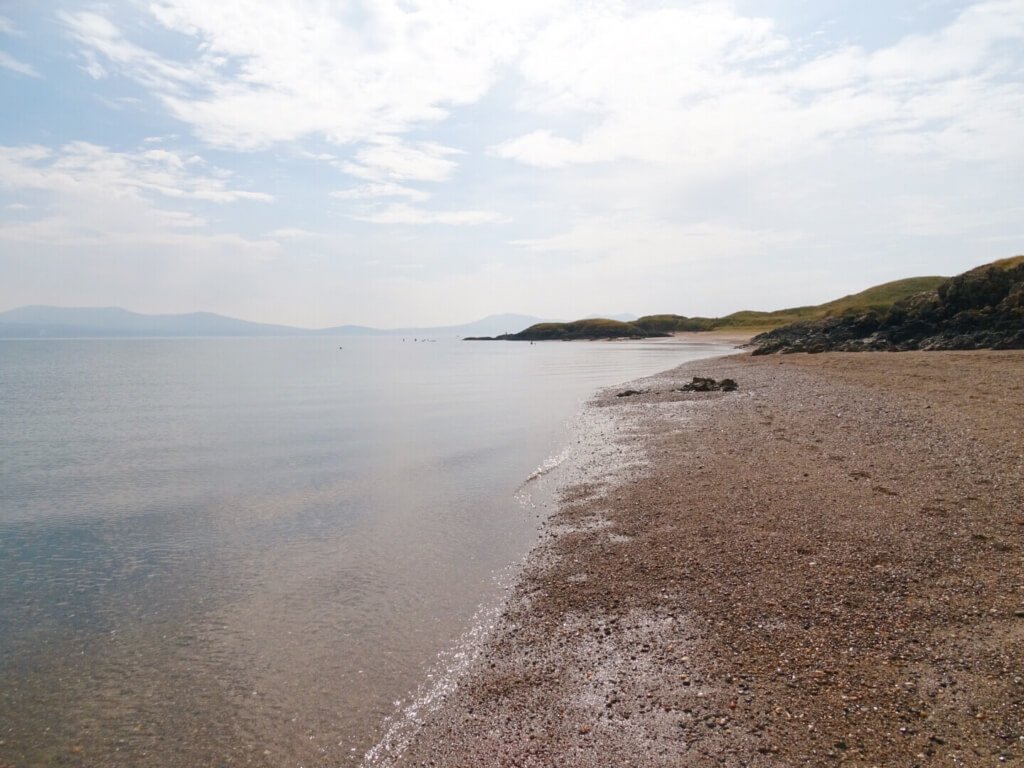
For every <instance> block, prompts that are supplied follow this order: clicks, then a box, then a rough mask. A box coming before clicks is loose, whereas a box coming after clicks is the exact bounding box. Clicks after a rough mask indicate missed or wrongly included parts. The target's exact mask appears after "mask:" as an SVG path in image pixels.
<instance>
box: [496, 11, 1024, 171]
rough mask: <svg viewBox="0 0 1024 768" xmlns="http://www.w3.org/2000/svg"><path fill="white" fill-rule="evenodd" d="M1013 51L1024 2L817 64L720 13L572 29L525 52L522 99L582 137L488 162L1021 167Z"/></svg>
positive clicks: (547, 36) (534, 143) (535, 141)
mask: <svg viewBox="0 0 1024 768" xmlns="http://www.w3.org/2000/svg"><path fill="white" fill-rule="evenodd" d="M1013 45H1016V46H1017V47H1016V51H1015V52H1011V51H1012V50H1013V49H1012V47H1008V46H1013ZM1000 46H1003V48H1000ZM997 49H998V55H994V53H995V52H996V51H997ZM1021 51H1024V6H1022V5H1021V4H1020V3H1019V2H1005V1H996V2H988V3H979V4H976V5H974V6H971V7H969V8H967V9H966V10H965V11H964V12H963V13H962V14H960V16H958V17H957V18H956V19H955V21H954V22H953V23H952V24H950V25H948V26H947V27H945V28H944V29H941V30H939V31H937V32H934V33H931V34H927V35H925V34H918V35H913V36H908V37H906V38H904V39H902V40H900V41H898V42H897V43H895V44H894V45H891V46H889V47H886V48H883V49H881V50H876V51H868V50H865V49H862V48H857V47H851V46H846V47H842V48H839V49H836V50H833V51H830V52H828V53H825V54H823V55H821V56H819V57H817V58H815V59H813V60H811V61H801V59H800V57H799V56H798V55H797V54H795V53H794V52H793V45H792V44H791V43H790V42H789V41H787V40H785V39H783V38H782V37H781V36H780V35H779V33H778V32H777V31H776V30H775V29H774V27H773V25H772V23H771V22H769V21H765V20H756V19H748V18H744V17H741V16H740V15H738V14H737V13H736V12H735V11H734V10H733V9H732V8H731V6H730V5H729V4H727V3H716V2H707V3H696V4H694V5H691V6H686V7H683V8H677V9H671V10H661V11H654V12H647V13H645V12H637V13H636V14H635V15H629V14H622V15H615V14H611V15H594V14H587V13H581V14H579V15H577V16H574V17H571V18H568V19H565V20H562V21H560V22H558V23H555V24H552V25H551V26H550V27H548V28H547V29H545V30H544V32H543V33H542V34H540V35H538V37H537V38H536V40H534V41H532V42H531V43H530V44H528V45H527V48H526V55H525V57H524V60H523V65H522V71H523V74H524V75H525V77H526V79H527V86H528V87H527V90H526V92H525V93H524V95H523V96H522V97H521V104H522V106H523V107H524V108H525V109H528V110H530V111H532V112H533V113H534V114H535V115H536V116H537V119H538V121H539V122H543V121H544V120H545V119H546V117H547V116H548V115H558V114H561V115H572V114H576V115H577V123H579V124H580V125H581V126H582V127H581V130H580V131H579V132H578V133H577V134H575V135H573V134H562V135H559V133H557V132H555V131H553V130H551V129H550V128H543V127H542V128H537V129H534V130H531V131H529V132H527V133H525V134H522V135H520V136H518V137H513V138H511V139H508V140H506V141H504V142H501V143H498V144H496V145H495V146H493V147H492V152H493V153H494V154H495V155H497V156H499V157H503V158H508V159H515V160H518V161H520V162H522V163H525V164H528V165H534V166H537V167H546V168H558V167H565V166H568V165H572V164H580V163H594V162H610V161H617V160H623V159H625V160H633V161H640V162H644V163H651V164H659V165H662V166H672V167H674V168H676V169H677V170H676V171H674V172H677V173H678V170H679V169H681V170H682V171H683V172H685V173H686V174H687V175H688V176H690V177H691V178H694V179H704V178H707V177H709V176H710V177H714V176H722V175H728V174H731V173H734V172H736V171H739V170H749V169H751V168H757V167H759V166H765V165H772V164H775V163H778V162H780V161H781V162H785V161H788V160H790V159H793V158H799V157H802V156H808V155H812V154H814V153H818V152H821V151H824V150H830V151H835V149H836V147H837V144H838V143H839V142H842V141H848V140H858V139H863V140H868V141H872V142H878V146H879V147H880V148H881V149H883V150H884V151H890V152H904V151H909V152H912V153H915V154H920V153H922V152H927V153H928V154H930V155H931V156H932V157H934V158H942V157H943V156H945V155H946V154H947V153H955V155H956V156H957V157H958V158H965V159H966V158H977V159H985V158H989V157H992V156H998V155H1002V154H1003V153H1005V152H1010V153H1012V154H1014V155H1016V156H1018V157H1019V156H1022V155H1024V143H1021V142H1017V146H1016V147H1009V146H1008V143H1009V142H1010V141H1012V138H1011V137H1012V136H1013V135H1022V134H1024V110H1022V109H1021V105H1022V104H1024V84H1022V82H1021V80H1020V77H1019V72H1020V67H1021V66H1022V65H1024V56H1022V55H1021ZM993 144H995V145H996V147H997V149H996V150H995V151H993Z"/></svg>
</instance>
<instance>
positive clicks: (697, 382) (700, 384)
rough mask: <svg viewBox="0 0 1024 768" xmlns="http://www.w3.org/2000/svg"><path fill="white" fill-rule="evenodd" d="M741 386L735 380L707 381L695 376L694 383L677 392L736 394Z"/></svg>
mask: <svg viewBox="0 0 1024 768" xmlns="http://www.w3.org/2000/svg"><path fill="white" fill-rule="evenodd" d="M737 389H739V385H738V384H737V383H736V382H735V381H734V380H733V379H722V380H721V381H715V380H714V379H706V378H704V377H702V376H694V377H693V381H691V382H690V383H689V384H684V385H683V386H681V387H679V388H678V389H677V390H676V391H677V392H735V391H736V390H737Z"/></svg>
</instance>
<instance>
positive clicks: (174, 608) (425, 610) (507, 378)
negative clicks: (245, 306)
mask: <svg viewBox="0 0 1024 768" xmlns="http://www.w3.org/2000/svg"><path fill="white" fill-rule="evenodd" d="M727 351H728V348H727V347H721V346H716V345H711V344H698V345H694V344H687V343H682V342H672V341H657V342H625V343H622V342H617V343H590V344H588V343H580V344H559V343H551V344H537V345H527V344H515V343H484V342H479V343H477V342H461V341H457V340H454V339H450V340H439V341H437V342H413V341H412V339H409V340H407V341H404V342H403V341H402V340H401V339H399V338H372V339H343V340H339V339H201V340H196V339H190V340H184V339H182V340H169V339H164V340H66V341H61V340H46V341H11V342H0V424H2V425H3V428H2V430H0V764H7V763H10V764H14V765H54V764H68V765H78V764H80V765H134V766H146V765H153V766H194V765H278V766H280V765H305V766H310V765H341V764H345V763H347V762H350V761H356V760H358V759H359V758H360V757H361V756H362V753H363V751H364V750H365V749H366V748H367V747H368V746H370V745H371V744H372V743H373V741H374V740H375V739H376V738H377V737H379V735H380V731H381V723H382V720H383V718H384V717H385V716H387V715H388V714H390V713H392V712H393V711H394V709H395V706H396V702H397V701H399V700H401V699H403V698H404V697H406V696H408V695H409V693H410V692H411V691H412V690H413V689H414V688H415V686H416V685H417V683H418V682H419V681H420V680H421V679H422V677H423V675H424V674H425V670H427V669H428V668H429V667H430V665H431V663H432V661H433V660H434V659H436V657H437V654H438V653H439V652H441V651H443V650H444V649H446V648H448V647H450V646H451V645H452V643H453V642H454V641H455V639H456V638H457V637H458V635H459V633H460V632H462V631H463V630H464V629H465V628H466V627H467V624H468V623H469V622H470V620H471V618H472V616H473V613H474V611H475V609H476V608H477V606H479V605H480V604H481V603H485V602H488V601H492V600H494V599H495V598H496V596H497V595H498V594H499V592H500V585H499V584H498V583H497V582H496V581H495V575H496V574H498V573H500V572H501V571H502V569H504V568H506V567H507V566H509V565H510V564H511V563H514V562H516V561H517V560H519V559H520V558H521V557H522V556H523V554H525V552H526V551H527V549H528V548H529V546H530V545H531V543H532V541H533V538H534V536H535V534H536V527H537V523H538V514H540V513H539V511H538V510H537V509H534V508H532V507H531V505H530V504H529V503H526V504H524V503H521V502H517V500H516V490H517V488H520V487H521V486H522V484H523V482H524V480H525V479H526V478H527V477H529V476H530V474H531V473H532V472H534V471H535V470H536V469H537V468H538V467H540V466H542V465H543V464H544V462H545V460H546V459H550V457H553V456H557V455H558V453H559V450H560V447H561V446H562V445H563V444H564V443H565V441H566V440H567V424H568V422H569V420H570V419H571V417H572V415H573V414H574V413H575V411H576V410H577V409H578V407H579V405H580V403H581V402H582V401H583V400H584V399H585V398H586V397H587V396H588V395H589V393H590V392H592V391H593V390H594V389H595V388H597V387H599V386H605V385H611V384H615V383H619V382H624V381H626V380H628V379H631V378H634V377H638V376H641V375H646V374H650V373H654V372H656V371H659V370H663V369H665V368H669V367H671V366H673V365H676V364H678V363H681V362H684V361H686V360H690V359H694V358H696V357H702V356H709V355H715V354H723V353H725V352H727Z"/></svg>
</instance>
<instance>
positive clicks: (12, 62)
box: [0, 51, 41, 77]
mask: <svg viewBox="0 0 1024 768" xmlns="http://www.w3.org/2000/svg"><path fill="white" fill-rule="evenodd" d="M0 67H2V68H3V69H9V70H10V71H11V72H17V73H18V74H19V75H26V76H28V77H41V75H40V74H39V73H38V72H36V70H35V67H33V66H32V65H31V64H26V63H25V62H23V61H19V60H18V59H16V58H14V57H13V56H11V55H10V54H9V53H6V52H4V51H0Z"/></svg>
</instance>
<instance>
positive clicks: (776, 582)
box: [366, 334, 1024, 768]
mask: <svg viewBox="0 0 1024 768" xmlns="http://www.w3.org/2000/svg"><path fill="white" fill-rule="evenodd" d="M702 337H703V338H705V339H706V338H707V336H706V335H703V334H702ZM692 376H711V377H714V378H725V377H730V378H734V379H735V380H736V381H738V382H739V386H740V389H739V391H738V392H735V393H680V392H676V391H673V390H674V389H676V388H678V387H679V386H681V385H682V384H683V383H685V382H687V381H689V378H690V377H692ZM1022 381H1024V354H1022V353H1019V352H984V351H978V352H950V353H943V352H926V353H898V354H893V353H858V354H842V353H839V354H822V355H814V356H807V355H789V356H785V357H777V356H772V357H760V358H754V357H751V356H749V355H734V356H730V357H722V358H714V359H709V360H701V361H696V362H692V363H686V364H684V365H683V366H680V367H679V368H676V369H674V370H672V371H668V372H666V373H663V374H659V375H656V376H653V377H649V378H647V379H642V380H638V381H636V382H631V386H635V387H636V388H638V389H641V390H643V391H644V392H645V393H644V394H641V395H637V396H634V397H628V398H617V397H616V396H615V394H616V392H615V390H606V391H604V392H603V393H601V394H599V395H598V396H596V397H595V398H594V400H593V401H592V402H591V404H590V405H589V406H588V409H589V411H590V414H591V416H592V417H593V418H592V420H591V424H590V427H591V428H590V430H589V432H590V434H589V435H588V436H585V438H584V439H586V440H589V441H590V442H589V443H588V445H587V447H588V448H592V449H593V450H594V451H595V452H594V453H591V454H590V456H591V458H590V459H589V464H588V460H587V451H580V452H578V456H579V457H581V461H579V462H577V464H578V465H577V466H576V467H575V468H574V471H575V472H576V473H577V476H576V477H574V478H573V481H572V482H571V483H569V484H566V485H565V487H564V488H563V491H562V498H561V504H560V507H559V508H558V510H557V511H556V513H555V514H554V515H552V516H551V517H550V518H549V519H548V521H547V523H546V524H545V526H544V531H543V532H542V539H541V543H540V544H539V545H538V547H537V548H536V549H535V550H534V552H533V553H532V554H531V556H530V558H529V560H528V562H527V563H526V565H525V567H524V569H523V572H522V576H521V578H520V580H519V582H518V584H517V586H516V587H515V588H514V590H513V593H512V596H511V598H510V600H509V602H508V603H507V605H506V607H505V609H504V612H503V614H502V616H501V617H500V618H499V620H498V622H497V625H496V628H495V630H494V632H493V633H492V634H491V635H490V637H489V638H488V639H487V640H486V641H485V642H484V644H483V646H482V647H481V649H480V654H479V656H477V657H476V658H475V659H474V660H473V661H472V663H471V664H469V665H468V671H467V672H466V674H465V675H464V676H463V677H461V678H460V679H459V680H458V682H457V687H455V688H454V690H452V691H449V693H448V694H447V698H446V699H445V701H444V702H443V703H442V704H441V705H440V706H439V707H438V708H437V709H435V710H433V711H430V712H423V713H419V715H418V716H417V717H418V722H419V723H420V724H421V726H422V727H421V728H420V729H419V730H418V732H417V733H416V734H415V735H414V736H413V737H412V739H411V744H410V745H409V747H408V749H406V750H405V751H404V752H403V753H402V754H400V755H396V754H391V755H377V756H375V758H374V760H373V761H372V763H371V762H369V760H368V762H367V763H366V764H373V765H395V766H413V765H427V764H433V765H438V766H446V765H452V766H454V765H462V764H473V765H478V766H512V765H522V766H542V765H543V766H550V765H559V766H595V768H596V766H604V765H609V764H623V765H625V764H634V765H637V764H638V765H644V766H663V765H664V766H670V765H672V766H677V765H685V764H704V763H706V762H710V761H715V762H718V763H719V764H724V765H735V766H740V765H752V766H760V765H764V766H769V765H773V766H774V765H803V764H815V765H825V764H834V765H840V764H846V765H865V766H867V765H873V764H901V765H903V764H906V765H911V764H920V765H927V764H936V765H938V764H944V765H949V764H953V765H973V764H978V763H979V762H983V763H985V764H989V763H991V764H995V763H997V762H999V761H1000V760H1003V761H1006V762H1012V761H1014V760H1021V759H1024V732H1022V729H1024V726H1022V725H1021V723H1022V717H1024V681H1022V680H1021V672H1022V670H1024V563H1022V553H1024V516H1022V515H1024V510H1022V508H1021V500H1022V489H1021V472H1022V463H1024V459H1022V457H1021V445H1024V416H1022V414H1021V413H1020V411H1021V410H1024V409H1021V408H1020V405H1021V403H1022V402H1024V385H1022V384H1021V382H1022ZM608 470H612V471H611V473H610V474H609V473H608ZM954 564H955V565H954Z"/></svg>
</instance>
